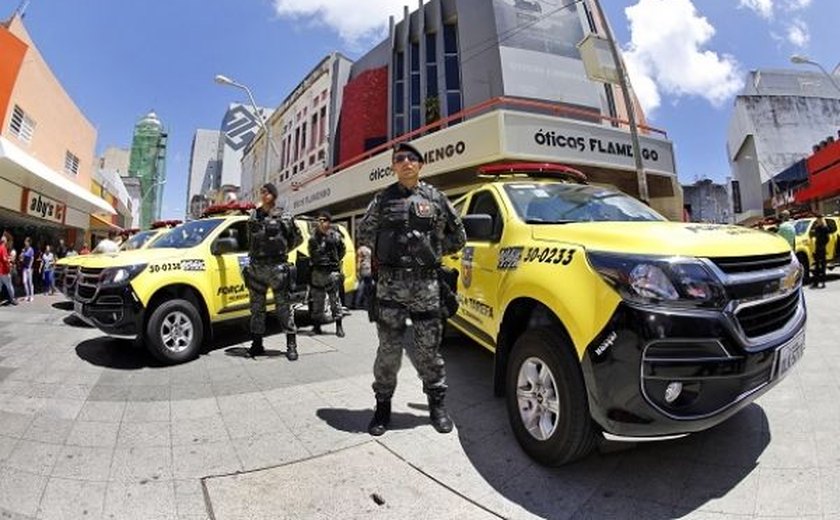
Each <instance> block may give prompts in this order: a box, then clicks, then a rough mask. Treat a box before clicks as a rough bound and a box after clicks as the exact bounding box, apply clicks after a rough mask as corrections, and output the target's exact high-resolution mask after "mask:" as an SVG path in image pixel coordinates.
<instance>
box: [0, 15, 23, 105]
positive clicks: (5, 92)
mask: <svg viewBox="0 0 840 520" xmlns="http://www.w3.org/2000/svg"><path fill="white" fill-rule="evenodd" d="M28 48H29V47H28V46H27V45H26V43H24V42H23V40H21V39H20V38H18V37H17V36H15V35H14V34H12V33H11V32H10V31H9V30H8V29H7V28H6V26H5V25H3V24H0V55H2V56H3V59H2V60H0V121H3V122H6V115H7V113H8V110H9V108H10V107H9V99H11V97H12V90H13V89H14V86H15V82H17V78H18V73H19V72H20V66H21V63H23V58H24V56H26V51H27V49H28Z"/></svg>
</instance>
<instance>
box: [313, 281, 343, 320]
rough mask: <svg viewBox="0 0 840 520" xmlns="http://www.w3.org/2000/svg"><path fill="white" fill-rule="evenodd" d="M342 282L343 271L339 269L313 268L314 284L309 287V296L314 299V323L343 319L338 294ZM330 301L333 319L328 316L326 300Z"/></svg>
mask: <svg viewBox="0 0 840 520" xmlns="http://www.w3.org/2000/svg"><path fill="white" fill-rule="evenodd" d="M340 283H341V273H340V272H338V271H333V272H330V271H324V270H321V269H317V268H315V269H313V270H312V285H311V286H310V287H309V297H310V299H311V300H312V312H311V313H310V314H311V316H312V322H313V323H329V322H330V321H332V320H338V319H341V300H340V298H339V296H338V286H339V284H340ZM327 299H329V301H330V313H331V314H332V319H330V317H329V316H327V309H326V300H327Z"/></svg>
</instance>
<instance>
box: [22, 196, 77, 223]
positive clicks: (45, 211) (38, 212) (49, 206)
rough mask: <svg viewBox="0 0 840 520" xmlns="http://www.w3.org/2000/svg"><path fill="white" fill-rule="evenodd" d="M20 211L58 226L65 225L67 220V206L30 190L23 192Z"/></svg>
mask: <svg viewBox="0 0 840 520" xmlns="http://www.w3.org/2000/svg"><path fill="white" fill-rule="evenodd" d="M20 211H21V213H24V214H26V215H32V216H33V217H38V218H41V219H44V220H49V221H50V222H56V223H58V224H64V220H65V219H66V218H67V204H64V203H63V202H58V201H56V200H53V199H50V198H48V197H45V196H43V195H41V194H40V193H38V192H37V191H32V190H30V189H28V188H25V189H24V190H23V197H22V200H21V208H20Z"/></svg>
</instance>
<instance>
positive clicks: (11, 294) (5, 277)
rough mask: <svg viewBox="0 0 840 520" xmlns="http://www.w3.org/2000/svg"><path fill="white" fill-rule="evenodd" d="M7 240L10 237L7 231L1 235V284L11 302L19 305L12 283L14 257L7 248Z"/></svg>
mask: <svg viewBox="0 0 840 520" xmlns="http://www.w3.org/2000/svg"><path fill="white" fill-rule="evenodd" d="M6 242H8V238H7V235H6V233H3V235H2V236H0V284H2V286H3V287H4V288H5V289H6V294H7V295H8V298H9V303H11V304H12V305H17V300H16V299H15V288H14V286H13V285H12V269H14V266H13V265H12V258H11V257H10V256H9V251H8V250H7V249H6Z"/></svg>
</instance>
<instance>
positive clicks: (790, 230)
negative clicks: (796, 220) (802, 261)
mask: <svg viewBox="0 0 840 520" xmlns="http://www.w3.org/2000/svg"><path fill="white" fill-rule="evenodd" d="M781 219H782V222H781V223H780V224H779V236H781V237H782V238H784V239H785V240H787V242H788V244H790V248H791V249H793V248H794V247H796V227H795V226H794V225H793V222H791V221H790V211H788V210H784V211H782V214H781Z"/></svg>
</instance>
